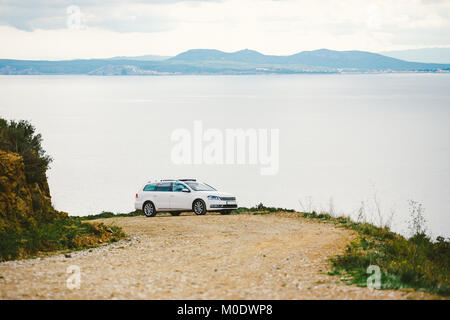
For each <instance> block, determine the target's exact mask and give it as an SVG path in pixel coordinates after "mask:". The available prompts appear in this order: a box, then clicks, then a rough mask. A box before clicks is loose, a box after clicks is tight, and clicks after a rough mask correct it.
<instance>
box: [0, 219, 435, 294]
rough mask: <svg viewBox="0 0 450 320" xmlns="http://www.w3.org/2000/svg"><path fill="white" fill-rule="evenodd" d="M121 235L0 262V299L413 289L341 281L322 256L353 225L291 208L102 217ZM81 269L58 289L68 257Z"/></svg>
mask: <svg viewBox="0 0 450 320" xmlns="http://www.w3.org/2000/svg"><path fill="white" fill-rule="evenodd" d="M102 221H103V222H105V223H108V224H116V225H119V226H122V227H123V228H124V230H125V232H127V233H128V234H129V235H130V236H131V240H125V241H120V242H118V243H115V244H112V245H108V246H103V247H100V248H95V249H91V250H85V251H79V252H75V253H72V254H71V255H70V256H71V257H65V255H57V256H51V257H45V258H37V259H29V260H20V261H9V262H4V263H0V298H1V299H406V298H416V299H421V298H422V299H423V298H430V297H432V296H430V295H427V294H424V293H421V292H406V291H378V290H372V289H367V288H358V287H355V286H347V285H345V284H343V283H342V282H340V281H339V279H338V277H334V276H329V275H328V274H327V272H328V271H330V266H329V264H328V262H327V258H328V257H329V256H331V255H333V254H337V253H339V252H342V250H343V249H344V248H345V245H346V244H347V243H348V242H349V241H350V240H351V239H352V238H353V237H354V234H353V233H352V232H351V231H349V230H345V229H342V228H339V227H335V226H333V225H330V224H325V223H317V222H312V221H310V220H307V219H301V218H288V217H280V216H254V215H231V216H221V215H212V214H209V215H206V216H193V215H191V214H186V215H182V216H179V217H172V216H156V217H154V218H145V217H127V218H113V219H105V220H102ZM71 265H76V266H79V267H80V270H81V286H80V289H72V290H71V289H68V288H67V286H66V280H67V278H68V277H69V274H67V273H66V270H67V268H68V267H69V266H71Z"/></svg>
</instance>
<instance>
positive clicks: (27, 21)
mask: <svg viewBox="0 0 450 320" xmlns="http://www.w3.org/2000/svg"><path fill="white" fill-rule="evenodd" d="M0 39H1V46H0V58H15V59H70V58H100V57H112V56H123V55H128V56H136V55H144V54H157V55H175V54H177V53H180V52H182V51H185V50H188V49H194V48H214V49H219V50H224V51H236V50H241V49H245V48H248V49H254V50H258V51H260V52H262V53H265V54H278V55H287V54H292V53H296V52H299V51H303V50H314V49H320V48H328V49H335V50H367V51H386V50H399V49H409V48H422V47H444V46H446V47H448V46H450V0H375V1H370V0H339V1H335V0H323V1H320V0H315V1H313V0H304V1H303V0H209V1H207V0H196V1H178V0H165V1H164V0H150V1H143V0H142V1H139V0H132V1H121V0H109V1H108V0H80V1H65V0H36V1H21V0H15V1H11V0H0Z"/></svg>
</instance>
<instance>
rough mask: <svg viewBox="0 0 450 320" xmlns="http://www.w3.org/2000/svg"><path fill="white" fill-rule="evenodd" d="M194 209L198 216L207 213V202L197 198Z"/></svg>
mask: <svg viewBox="0 0 450 320" xmlns="http://www.w3.org/2000/svg"><path fill="white" fill-rule="evenodd" d="M192 209H193V210H194V213H195V214H196V215H198V216H202V215H204V214H206V204H205V202H204V201H203V200H200V199H198V200H195V201H194V204H193V205H192Z"/></svg>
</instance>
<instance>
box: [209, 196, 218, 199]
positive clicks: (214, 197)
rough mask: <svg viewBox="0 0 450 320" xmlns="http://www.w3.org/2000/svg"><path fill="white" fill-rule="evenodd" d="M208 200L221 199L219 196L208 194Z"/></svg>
mask: <svg viewBox="0 0 450 320" xmlns="http://www.w3.org/2000/svg"><path fill="white" fill-rule="evenodd" d="M208 200H220V197H218V196H208Z"/></svg>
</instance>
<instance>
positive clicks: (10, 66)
mask: <svg viewBox="0 0 450 320" xmlns="http://www.w3.org/2000/svg"><path fill="white" fill-rule="evenodd" d="M345 72H450V64H442V63H420V62H409V61H405V60H401V59H397V58H393V57H388V56H385V55H381V54H378V53H372V52H366V51H334V50H327V49H320V50H314V51H303V52H299V53H296V54H293V55H288V56H276V55H264V54H262V53H260V52H258V51H254V50H248V49H245V50H240V51H236V52H223V51H220V50H214V49H192V50H188V51H186V52H183V53H180V54H178V55H176V56H174V57H162V56H153V55H147V56H139V57H114V58H109V59H87V60H64V61H45V60H12V59H0V74H87V75H158V74H265V73H279V74H292V73H345Z"/></svg>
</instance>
